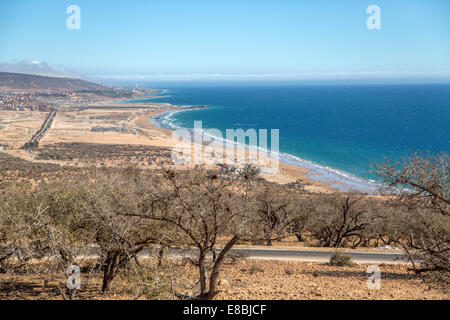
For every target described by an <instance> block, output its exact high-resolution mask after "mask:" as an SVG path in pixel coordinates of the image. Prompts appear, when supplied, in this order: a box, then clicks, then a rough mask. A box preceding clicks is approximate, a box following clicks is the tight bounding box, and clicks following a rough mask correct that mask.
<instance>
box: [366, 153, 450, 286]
mask: <svg viewBox="0 0 450 320" xmlns="http://www.w3.org/2000/svg"><path fill="white" fill-rule="evenodd" d="M373 173H374V174H375V175H376V176H377V178H378V180H379V181H380V182H381V183H382V184H383V185H384V189H383V191H385V192H387V193H388V194H389V195H390V199H391V203H392V206H393V207H394V208H396V209H397V210H398V211H399V212H402V213H403V214H401V215H399V216H398V217H397V218H398V219H397V225H398V226H399V229H400V230H402V234H401V237H400V238H399V239H398V242H399V243H400V244H401V245H402V246H403V248H404V249H405V251H406V253H407V256H408V258H409V260H410V261H411V262H412V263H413V266H414V270H415V271H416V272H417V273H421V274H428V275H429V277H428V278H429V279H431V280H433V281H432V283H434V284H436V283H439V284H440V285H442V286H443V287H444V288H445V287H446V286H448V284H449V283H450V210H449V209H450V196H449V194H450V179H449V158H448V155H447V154H446V153H440V154H437V155H430V154H428V155H420V154H416V155H414V156H412V157H410V158H406V159H403V160H402V161H400V162H394V163H391V162H390V161H386V162H385V163H383V164H378V165H376V166H375V167H374V168H373Z"/></svg>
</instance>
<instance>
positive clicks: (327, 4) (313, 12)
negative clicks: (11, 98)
mask: <svg viewBox="0 0 450 320" xmlns="http://www.w3.org/2000/svg"><path fill="white" fill-rule="evenodd" d="M72 4H75V5H78V6H79V7H80V8H81V30H68V29H67V28H66V20H67V18H68V17H69V15H68V14H67V13H66V9H67V7H68V6H69V5H72ZM372 4H375V5H378V6H379V7H380V9H381V27H382V28H381V30H369V29H368V28H367V27H366V20H367V18H368V17H369V15H368V14H366V8H367V7H368V6H369V5H372ZM13 60H17V61H20V60H38V61H45V62H48V63H50V64H53V65H64V66H67V67H69V68H71V69H72V70H75V71H77V72H79V73H82V74H86V75H90V76H111V75H113V76H119V77H126V76H144V75H152V76H154V77H161V78H164V77H171V76H172V77H173V76H179V75H182V76H185V77H186V78H189V77H193V78H195V77H200V78H201V77H205V75H206V77H218V78H220V77H223V76H224V75H228V76H229V77H231V78H233V77H236V78H239V77H241V76H244V77H245V76H246V77H255V78H258V77H259V78H264V77H268V78H271V77H280V78H287V79H290V78H312V79H320V78H324V79H327V78H333V77H337V78H339V77H342V78H345V77H349V78H352V77H356V78H357V77H369V78H370V77H375V78H376V77H381V78H383V77H386V78H390V77H394V78H395V77H403V78H408V77H419V78H420V77H424V78H427V77H435V78H446V79H450V1H448V0H388V1H382V0H370V1H366V0H339V1H334V0H314V1H313V0H309V1H306V0H277V1H275V0H273V1H263V0H207V1H199V0H189V1H187V0H170V1H169V0H158V1H152V0H141V1H138V0H134V1H133V0H129V1H121V0H114V1H104V0H70V1H65V0H53V1H52V0H40V1H35V0H14V1H12V0H2V1H0V62H4V61H13Z"/></svg>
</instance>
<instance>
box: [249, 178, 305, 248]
mask: <svg viewBox="0 0 450 320" xmlns="http://www.w3.org/2000/svg"><path fill="white" fill-rule="evenodd" d="M252 189H253V190H252V192H251V194H250V199H251V200H250V203H251V209H250V210H251V211H252V212H254V224H253V225H254V226H255V228H256V229H259V230H261V231H262V233H263V237H264V239H265V241H266V244H267V245H268V246H271V245H272V241H273V240H275V239H280V238H281V237H282V236H283V235H284V236H287V235H289V233H288V232H289V228H290V227H291V225H292V224H293V223H294V222H297V224H296V225H297V227H300V224H299V223H300V220H298V219H299V218H300V215H297V214H296V213H297V211H298V210H299V209H300V208H299V207H298V206H297V203H296V196H298V195H297V194H296V192H294V191H291V190H288V189H287V188H286V187H284V186H281V185H277V184H272V183H261V184H259V185H255V186H254V187H253V188H252ZM297 231H299V229H298V228H297ZM274 236H276V237H274Z"/></svg>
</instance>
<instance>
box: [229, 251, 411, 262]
mask: <svg viewBox="0 0 450 320" xmlns="http://www.w3.org/2000/svg"><path fill="white" fill-rule="evenodd" d="M231 251H232V252H233V253H238V254H242V255H243V256H244V257H247V258H250V259H267V260H297V261H310V262H328V261H329V260H330V257H331V256H332V255H333V253H334V251H333V250H330V251H323V250H289V249H259V248H258V249H254V248H246V249H241V248H235V249H232V250H231ZM348 254H349V255H350V257H351V258H352V260H353V261H354V262H357V263H374V264H382V263H384V264H398V263H406V259H405V255H404V254H403V253H401V252H399V253H392V252H359V251H352V252H348Z"/></svg>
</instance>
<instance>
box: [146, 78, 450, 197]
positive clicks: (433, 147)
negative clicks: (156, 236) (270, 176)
mask: <svg viewBox="0 0 450 320" xmlns="http://www.w3.org/2000/svg"><path fill="white" fill-rule="evenodd" d="M163 89H166V90H165V91H164V92H163V93H162V94H161V96H160V97H158V98H155V99H151V101H155V102H169V103H172V104H174V105H208V106H209V108H208V109H198V110H189V111H186V112H179V113H175V114H172V115H170V118H169V120H170V121H166V122H164V123H165V124H166V125H171V126H180V127H185V128H192V127H193V123H194V121H197V120H202V121H203V128H205V129H206V128H217V129H220V130H222V132H223V134H224V136H225V130H226V129H237V128H242V129H244V130H246V129H249V128H255V129H280V137H279V145H280V152H282V153H283V154H284V155H285V156H286V157H284V160H285V161H287V162H289V161H291V162H295V161H301V160H305V161H306V162H304V164H305V163H306V165H313V166H314V167H315V168H316V169H317V170H316V171H317V172H320V173H321V176H322V179H325V180H326V178H327V175H329V177H328V178H329V180H330V181H331V180H338V179H336V173H338V175H339V176H340V177H341V178H342V177H344V178H343V180H346V181H347V180H348V179H347V178H349V179H350V180H351V181H354V182H355V181H359V182H358V183H355V184H353V186H356V188H355V189H364V186H366V187H367V188H366V189H370V188H371V187H370V184H368V183H367V182H368V181H369V180H371V179H373V177H372V176H371V175H370V174H369V170H370V166H371V165H372V164H374V163H377V162H384V160H385V159H386V158H389V159H392V160H399V159H401V158H402V157H405V156H409V155H411V154H412V153H414V152H431V153H438V152H441V151H445V152H449V150H450V129H449V128H450V126H449V123H450V85H446V84H436V85H432V84H429V85H417V84H414V85H348V86H345V85H330V86H307V85H297V86H295V85H283V86H277V85H255V86H230V85H228V86H203V87H192V86H190V87H172V88H163ZM166 120H167V119H166ZM269 145H270V144H269ZM289 155H290V156H289ZM316 177H319V176H316ZM345 177H346V178H345ZM347 182H348V181H347ZM372 187H373V186H372Z"/></svg>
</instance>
